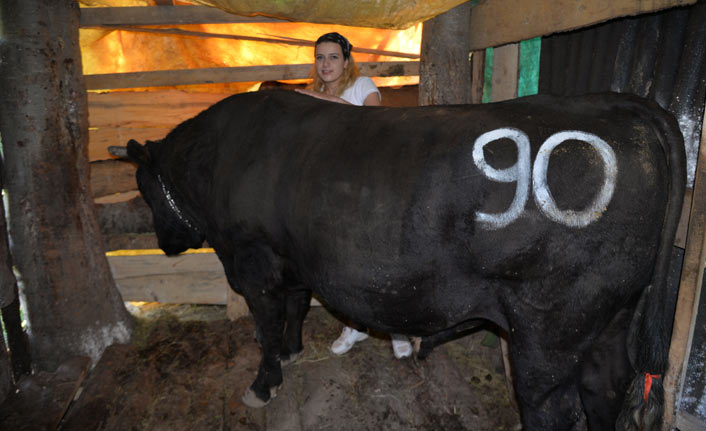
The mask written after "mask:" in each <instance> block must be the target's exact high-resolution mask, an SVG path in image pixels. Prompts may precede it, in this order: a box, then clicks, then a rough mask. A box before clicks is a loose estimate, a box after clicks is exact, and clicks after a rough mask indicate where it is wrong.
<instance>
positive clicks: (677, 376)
mask: <svg viewBox="0 0 706 431" xmlns="http://www.w3.org/2000/svg"><path fill="white" fill-rule="evenodd" d="M702 121H703V126H702V128H701V130H702V133H701V143H700V146H699V157H698V165H697V167H696V178H695V180H694V190H693V193H692V199H691V213H690V216H689V228H688V234H687V238H686V249H685V252H684V264H683V265H682V272H681V280H680V282H679V297H678V298H677V307H676V311H675V313H674V316H675V318H674V326H673V329H672V341H671V345H670V347H669V369H668V370H667V376H666V378H665V383H664V392H665V393H664V399H665V403H664V405H665V411H664V424H665V429H667V427H669V429H672V428H671V426H673V425H674V421H675V412H674V409H675V406H676V401H677V395H678V394H679V393H681V390H682V387H683V385H684V379H685V377H686V371H687V369H686V368H687V367H686V366H687V363H688V360H689V351H690V350H691V340H692V338H693V334H694V322H695V319H696V315H697V313H698V306H699V298H700V296H701V286H702V285H703V274H704V266H706V132H704V130H706V129H704V127H706V116H704V119H703V120H702Z"/></svg>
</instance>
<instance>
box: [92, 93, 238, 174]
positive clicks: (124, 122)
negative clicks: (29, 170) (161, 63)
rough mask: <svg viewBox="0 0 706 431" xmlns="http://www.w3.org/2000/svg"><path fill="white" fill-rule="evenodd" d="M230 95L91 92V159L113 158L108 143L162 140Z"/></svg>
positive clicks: (120, 143)
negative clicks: (174, 129) (182, 124)
mask: <svg viewBox="0 0 706 431" xmlns="http://www.w3.org/2000/svg"><path fill="white" fill-rule="evenodd" d="M228 96H229V94H219V93H187V92H185V91H179V90H167V91H157V92H113V93H88V123H89V130H88V141H89V143H88V158H89V160H91V161H94V160H107V159H112V157H111V156H110V155H109V154H108V146H110V145H125V144H127V141H128V140H130V139H136V140H138V141H140V142H144V141H145V140H147V139H152V140H154V139H161V138H163V137H164V136H165V135H166V134H167V133H168V132H169V131H170V130H171V129H172V128H173V127H174V126H176V125H177V124H179V123H181V122H182V121H184V120H187V119H189V118H191V117H193V116H194V115H196V114H197V113H199V112H201V111H203V110H204V109H206V108H208V107H209V106H211V105H213V104H214V103H216V102H218V101H219V100H221V99H223V98H225V97H228Z"/></svg>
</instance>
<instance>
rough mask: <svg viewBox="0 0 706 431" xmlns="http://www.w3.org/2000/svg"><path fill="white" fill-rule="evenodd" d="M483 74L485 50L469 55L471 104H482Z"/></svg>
mask: <svg viewBox="0 0 706 431" xmlns="http://www.w3.org/2000/svg"><path fill="white" fill-rule="evenodd" d="M484 74H485V50H484V49H479V50H477V51H472V55H471V103H481V102H483V83H484Z"/></svg>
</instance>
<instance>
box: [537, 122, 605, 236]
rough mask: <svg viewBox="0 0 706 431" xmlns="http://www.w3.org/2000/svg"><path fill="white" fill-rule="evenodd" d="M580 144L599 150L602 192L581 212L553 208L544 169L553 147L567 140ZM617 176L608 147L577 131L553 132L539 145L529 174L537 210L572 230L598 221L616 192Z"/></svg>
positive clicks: (593, 137)
mask: <svg viewBox="0 0 706 431" xmlns="http://www.w3.org/2000/svg"><path fill="white" fill-rule="evenodd" d="M568 140H576V141H583V142H586V143H587V144H589V145H591V146H592V147H593V148H595V149H596V150H597V151H598V154H599V155H600V156H601V159H602V160H603V167H604V173H605V176H604V180H603V186H602V187H601V190H600V191H599V192H598V195H597V196H596V198H595V199H594V200H593V202H592V203H591V205H589V207H588V208H586V209H585V210H583V211H573V210H565V211H562V210H560V209H559V208H558V207H557V206H556V202H555V201H554V198H553V197H552V194H551V192H550V191H549V185H548V184H547V167H548V166H549V156H550V155H551V154H552V151H553V150H554V148H556V147H557V146H558V145H559V144H561V143H563V142H565V141H568ZM617 176H618V162H617V161H616V158H615V152H613V149H612V148H610V145H608V143H606V141H604V140H603V139H601V138H599V137H598V136H596V135H593V134H591V133H586V132H580V131H576V130H571V131H565V132H559V133H555V134H553V135H552V136H550V137H549V138H547V140H546V141H544V143H543V144H542V146H541V147H540V148H539V152H538V153H537V157H536V158H535V159H534V169H533V172H532V190H533V191H534V201H535V202H536V203H537V206H538V207H539V209H540V210H541V211H542V212H543V213H544V214H545V215H546V216H547V217H549V218H550V219H552V220H554V221H556V222H558V223H562V224H565V225H567V226H571V227H584V226H588V225H589V224H591V223H592V222H594V221H596V220H598V219H599V218H600V217H601V215H602V214H603V211H604V210H605V208H606V207H607V206H608V203H609V202H610V200H611V198H612V197H613V192H614V191H615V181H616V178H617Z"/></svg>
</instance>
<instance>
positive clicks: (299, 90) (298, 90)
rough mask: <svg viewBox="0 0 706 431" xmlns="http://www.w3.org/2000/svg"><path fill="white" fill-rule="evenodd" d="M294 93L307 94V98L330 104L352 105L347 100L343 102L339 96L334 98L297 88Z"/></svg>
mask: <svg viewBox="0 0 706 431" xmlns="http://www.w3.org/2000/svg"><path fill="white" fill-rule="evenodd" d="M294 91H296V92H297V93H301V94H306V95H307V96H311V97H316V98H317V99H321V100H328V101H329V102H336V103H345V104H348V105H350V103H348V102H347V101H346V100H343V99H341V98H340V97H338V96H332V95H330V94H327V93H320V92H318V91H314V90H306V89H303V88H295V89H294Z"/></svg>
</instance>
